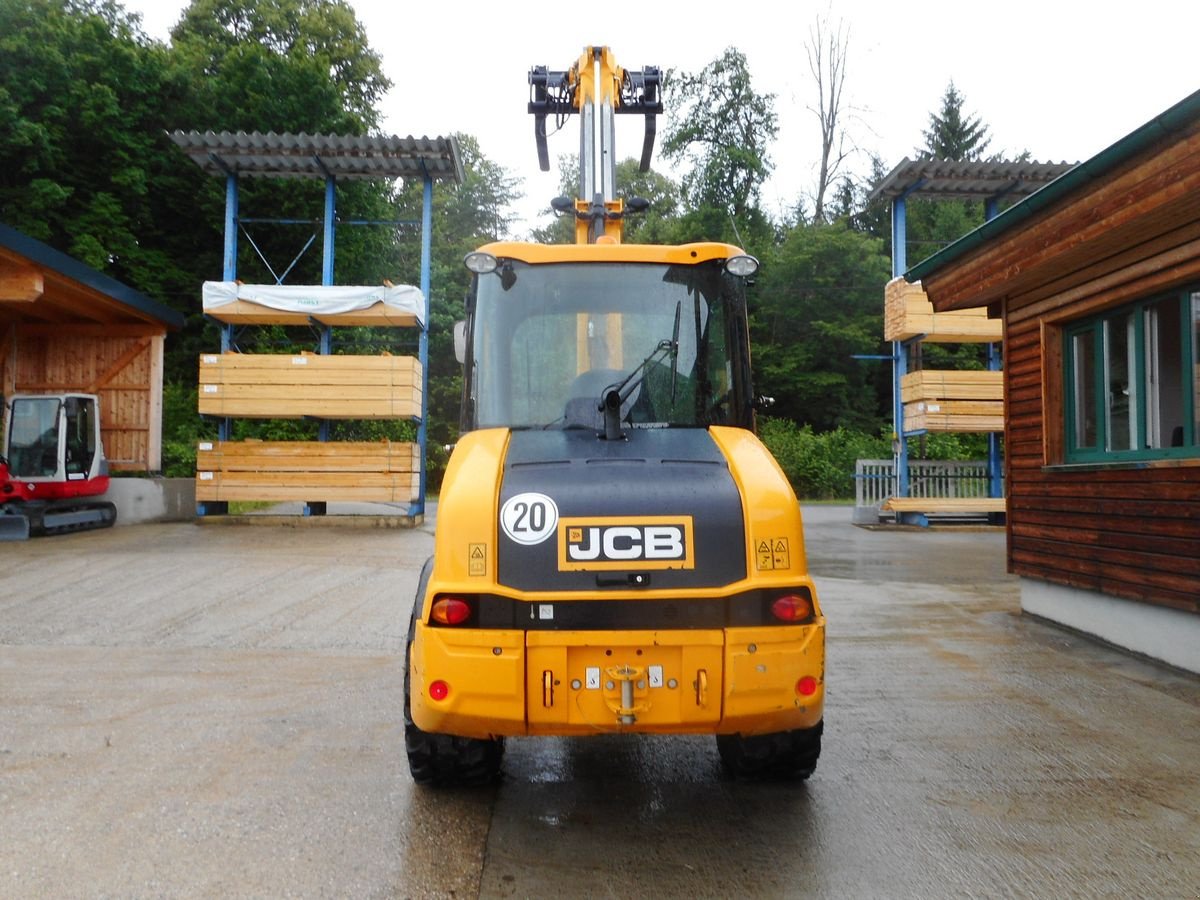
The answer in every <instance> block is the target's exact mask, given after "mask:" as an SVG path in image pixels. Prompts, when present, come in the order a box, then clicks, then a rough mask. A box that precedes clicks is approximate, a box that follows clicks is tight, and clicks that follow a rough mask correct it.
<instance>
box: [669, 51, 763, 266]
mask: <svg viewBox="0 0 1200 900" xmlns="http://www.w3.org/2000/svg"><path fill="white" fill-rule="evenodd" d="M664 91H665V93H666V96H667V106H668V109H669V110H670V111H671V115H670V120H671V121H670V125H669V126H668V129H667V133H666V137H665V139H664V141H663V147H662V149H663V155H664V156H665V157H666V158H667V159H668V160H670V161H673V162H675V163H676V164H684V165H686V171H685V173H684V175H683V179H682V197H683V201H684V203H685V205H686V206H687V207H688V211H687V212H686V213H685V214H684V216H683V218H682V221H681V223H680V227H681V232H680V235H679V237H680V239H682V240H694V239H707V240H719V239H722V238H728V239H731V240H733V241H735V242H736V243H739V244H742V245H743V246H746V247H748V248H749V247H750V246H753V245H755V244H757V243H760V242H761V243H766V242H769V241H770V240H771V237H770V235H771V233H772V229H771V226H770V222H769V220H768V219H767V217H766V215H765V214H764V213H763V212H762V210H761V208H760V206H759V199H760V194H761V191H762V186H763V184H765V183H766V180H767V178H768V177H770V174H771V171H772V169H773V165H772V163H771V158H770V152H769V148H770V144H771V142H772V141H773V140H774V139H775V136H776V135H777V133H778V131H779V125H778V117H777V115H776V113H775V95H774V94H763V93H758V92H756V91H755V90H754V86H753V84H752V82H751V77H750V70H749V67H748V65H747V63H746V57H745V56H744V55H743V54H742V53H740V52H739V51H737V50H735V49H733V48H732V47H731V48H729V49H727V50H726V51H725V52H724V54H723V55H722V56H721V57H720V58H718V59H716V60H714V61H713V62H711V63H709V64H708V65H707V66H705V68H704V69H702V70H701V71H700V72H698V73H694V74H691V73H686V72H684V73H678V74H677V73H674V72H668V74H667V78H666V79H665V85H664Z"/></svg>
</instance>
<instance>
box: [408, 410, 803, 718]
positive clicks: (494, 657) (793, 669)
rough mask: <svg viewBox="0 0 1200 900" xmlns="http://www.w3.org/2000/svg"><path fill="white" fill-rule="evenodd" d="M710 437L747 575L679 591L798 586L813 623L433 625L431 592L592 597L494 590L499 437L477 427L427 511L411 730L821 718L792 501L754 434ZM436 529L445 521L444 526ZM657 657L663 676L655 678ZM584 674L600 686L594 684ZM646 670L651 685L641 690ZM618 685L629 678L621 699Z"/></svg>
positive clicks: (647, 593) (614, 596)
mask: <svg viewBox="0 0 1200 900" xmlns="http://www.w3.org/2000/svg"><path fill="white" fill-rule="evenodd" d="M709 433H710V434H711V435H712V437H713V439H714V440H715V441H716V443H717V445H718V446H719V447H720V448H721V450H722V452H723V453H724V454H725V456H726V458H727V460H728V462H729V467H730V470H731V472H732V474H733V478H734V481H735V483H736V485H737V487H738V490H739V492H740V493H741V497H742V508H743V510H744V511H745V516H746V525H745V527H746V537H747V541H746V547H745V551H744V552H745V553H746V573H747V574H746V577H745V578H744V579H743V580H741V581H738V582H735V583H733V584H729V585H725V586H723V587H720V588H694V589H689V590H688V591H687V595H688V596H689V597H693V598H696V599H697V600H700V599H708V598H721V597H726V596H731V595H734V594H739V593H742V592H745V591H750V590H754V589H757V588H768V589H776V590H783V589H798V588H806V589H807V590H808V592H809V595H810V596H811V597H812V600H813V609H814V618H813V621H811V622H809V623H805V624H802V625H777V624H773V625H762V626H755V627H738V628H725V629H704V630H629V631H566V630H563V631H558V630H545V631H540V630H531V631H528V632H524V631H520V630H511V631H510V630H499V629H470V628H461V629H459V628H450V627H430V626H428V624H427V623H428V621H429V605H430V603H431V601H432V598H433V596H434V595H435V594H438V593H456V592H465V593H489V594H496V595H501V596H505V597H509V598H512V599H514V600H517V601H525V602H532V601H534V600H536V601H538V602H543V603H544V602H551V601H552V602H554V603H569V602H572V601H576V602H586V601H588V600H592V599H596V596H595V595H594V594H590V593H583V594H581V593H579V592H570V591H539V592H536V593H528V594H522V593H520V592H517V591H514V590H512V589H509V588H506V587H504V586H502V585H499V584H497V583H496V569H495V560H496V546H497V541H498V534H497V532H498V526H497V513H496V508H497V498H498V496H499V487H500V477H501V472H502V468H503V459H504V453H505V449H506V447H507V443H508V432H507V431H505V430H503V429H492V430H485V431H478V432H472V433H469V434H467V435H465V436H464V437H463V439H462V440H461V441H460V442H459V444H458V446H457V447H456V448H455V452H454V455H453V456H452V458H451V461H450V466H449V468H448V469H447V473H446V479H445V484H446V485H447V486H452V488H451V489H449V490H445V491H444V492H443V495H442V498H441V508H440V509H439V512H438V517H439V520H440V521H441V522H442V523H443V527H439V528H438V533H437V538H436V542H435V566H434V569H433V572H432V574H431V577H430V580H429V584H428V586H427V589H426V592H425V596H424V597H423V598H421V599H422V602H421V607H420V614H419V616H418V622H417V624H416V631H415V640H414V644H413V649H412V658H411V664H410V665H411V668H410V676H411V684H412V688H411V697H412V716H413V721H414V723H415V724H416V725H417V726H418V727H419V728H421V729H422V730H425V731H429V732H434V733H444V734H456V735H461V736H464V737H477V738H485V737H492V736H500V735H538V734H540V735H583V734H592V733H597V732H613V731H633V732H649V733H722V734H730V733H741V734H761V733H768V732H776V731H788V730H792V729H799V728H810V727H813V726H815V725H816V724H818V723H819V722H820V721H821V718H822V713H823V707H824V693H825V619H824V617H823V616H822V615H821V612H820V608H819V606H818V605H817V598H816V590H815V587H814V585H813V582H812V579H811V577H810V576H809V574H808V569H807V559H806V557H805V553H804V538H803V531H802V523H801V517H800V508H799V504H798V503H797V501H796V498H795V495H794V494H793V492H792V490H791V488H790V486H789V485H788V482H787V480H786V478H785V477H784V476H783V473H782V471H781V470H780V469H779V466H778V464H777V463H776V462H775V460H774V458H773V457H772V456H771V454H770V453H769V452H768V451H767V450H766V448H765V447H764V446H763V445H762V443H761V442H760V441H759V440H758V439H757V438H756V437H755V436H754V435H753V434H751V433H750V432H748V431H745V430H743V429H738V428H725V427H713V428H711V429H709ZM446 522H454V523H455V527H454V528H453V529H451V528H446V527H444V523H446ZM472 547H474V548H478V549H480V550H481V551H482V554H483V557H484V559H483V561H482V563H481V562H480V561H479V560H478V559H476V560H475V561H474V563H473V561H472V550H471V548H472ZM472 565H474V566H475V568H472ZM677 596H678V592H677V591H671V590H666V589H662V590H655V589H651V590H644V589H630V590H613V591H605V593H604V598H605V599H606V600H628V601H629V602H631V603H636V602H638V601H643V600H654V599H662V598H672V597H677ZM518 618H520V617H518ZM652 666H657V667H659V670H660V671H659V672H657V673H651V671H650V667H652ZM589 670H593V671H592V672H591V676H592V681H593V682H594V681H595V678H596V677H598V678H599V684H591V685H590V686H589ZM597 672H598V673H599V674H598V676H597V675H596V673H597ZM622 672H624V673H625V674H624V675H622V674H620V673H622ZM652 674H654V677H655V679H656V680H657V679H659V678H661V681H662V684H661V685H657V684H655V685H653V686H652V685H651V675H652ZM806 676H807V677H810V678H812V679H814V680H815V681H816V684H817V689H816V692H815V693H813V694H812V695H810V696H800V695H799V694H798V693H797V682H798V681H799V680H800V679H801V678H804V677H806ZM434 680H442V681H445V682H446V683H447V684H448V685H449V686H450V691H449V694H448V695H447V697H446V698H445V699H444V700H441V701H435V700H432V699H430V698H429V697H428V685H429V683H430V682H432V681H434ZM672 680H674V682H675V686H674V687H671V686H670V682H671V681H672ZM623 681H628V682H629V685H630V686H629V688H628V691H629V693H628V694H626V695H622V693H621V688H622V682H623ZM610 682H611V684H610ZM639 682H640V683H639ZM576 683H578V684H576ZM630 716H632V718H630Z"/></svg>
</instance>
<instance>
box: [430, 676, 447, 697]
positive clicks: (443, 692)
mask: <svg viewBox="0 0 1200 900" xmlns="http://www.w3.org/2000/svg"><path fill="white" fill-rule="evenodd" d="M449 696H450V685H448V684H446V682H444V681H441V680H438V681H431V682H430V683H429V699H430V700H445V699H446V698H447V697H449Z"/></svg>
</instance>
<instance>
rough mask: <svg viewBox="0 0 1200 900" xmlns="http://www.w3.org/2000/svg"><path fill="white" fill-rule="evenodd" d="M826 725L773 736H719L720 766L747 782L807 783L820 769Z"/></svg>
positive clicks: (821, 724)
mask: <svg viewBox="0 0 1200 900" xmlns="http://www.w3.org/2000/svg"><path fill="white" fill-rule="evenodd" d="M824 727H825V723H824V722H819V723H817V724H816V725H815V726H813V727H812V728H803V729H797V730H796V731H779V732H775V733H773V734H756V735H751V736H749V737H744V736H743V735H740V734H719V735H717V752H718V753H720V754H721V762H723V763H724V764H725V768H726V769H728V770H729V772H730V773H731V774H732V775H733V776H734V777H735V778H742V779H746V780H748V781H804V780H805V779H806V778H808V777H809V776H810V775H812V773H813V771H814V770H815V769H816V767H817V758H818V757H819V756H820V755H821V732H822V731H823V730H824Z"/></svg>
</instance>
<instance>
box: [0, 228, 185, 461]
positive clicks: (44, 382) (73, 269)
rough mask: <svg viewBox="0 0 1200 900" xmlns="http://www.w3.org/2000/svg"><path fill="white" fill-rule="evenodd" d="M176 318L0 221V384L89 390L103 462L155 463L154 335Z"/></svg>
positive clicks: (158, 455) (178, 319) (8, 392)
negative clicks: (96, 406) (96, 407)
mask: <svg viewBox="0 0 1200 900" xmlns="http://www.w3.org/2000/svg"><path fill="white" fill-rule="evenodd" d="M183 324H184V319H183V316H182V315H181V314H180V313H178V312H176V311H175V310H172V309H169V308H168V307H166V306H163V305H162V304H160V303H158V302H156V301H154V300H151V299H150V298H149V297H147V296H145V295H144V294H141V293H139V292H138V291H135V290H134V289H133V288H131V287H129V286H128V285H125V284H122V283H121V282H119V281H117V280H115V279H113V278H110V277H109V276H107V275H105V274H104V273H102V272H99V271H97V270H96V269H93V268H92V267H90V266H88V265H85V264H84V263H81V262H80V261H79V260H77V259H74V258H72V257H70V256H68V255H67V254H65V253H62V252H60V251H58V250H55V249H54V248H53V247H50V246H48V245H46V244H43V243H42V242H41V241H38V240H35V239H34V238H31V237H29V236H28V235H26V234H22V233H21V232H19V231H17V230H16V229H14V228H10V227H9V226H7V225H3V224H0V394H3V395H4V397H5V398H7V397H11V396H12V395H13V394H18V393H33V394H37V393H60V392H68V391H76V392H82V393H88V394H97V395H99V397H100V429H101V439H102V441H103V443H104V449H105V455H106V456H107V457H108V461H109V465H110V466H111V467H112V469H113V470H117V471H119V470H124V471H130V472H157V471H159V470H161V468H162V390H163V344H164V340H165V338H166V334H167V332H168V331H169V330H178V329H180V328H182V327H183ZM6 409H7V407H6Z"/></svg>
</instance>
